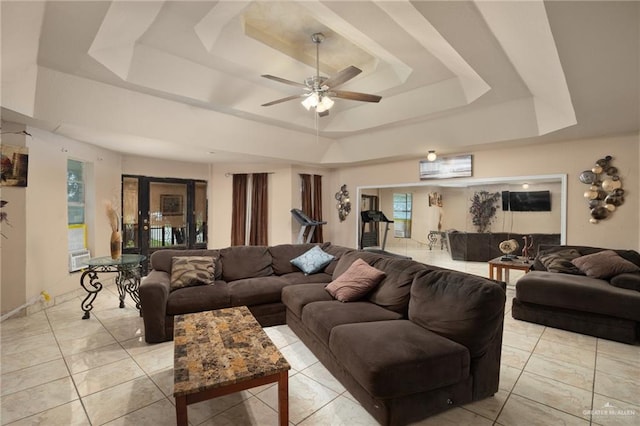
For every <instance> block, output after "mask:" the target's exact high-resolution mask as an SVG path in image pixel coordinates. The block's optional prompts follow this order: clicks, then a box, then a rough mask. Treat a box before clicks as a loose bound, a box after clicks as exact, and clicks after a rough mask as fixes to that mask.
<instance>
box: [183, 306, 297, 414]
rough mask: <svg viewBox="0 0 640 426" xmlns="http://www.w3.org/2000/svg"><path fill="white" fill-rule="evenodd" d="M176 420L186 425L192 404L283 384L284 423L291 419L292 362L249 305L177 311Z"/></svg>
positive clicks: (280, 403)
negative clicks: (289, 374) (281, 350)
mask: <svg viewBox="0 0 640 426" xmlns="http://www.w3.org/2000/svg"><path fill="white" fill-rule="evenodd" d="M174 320H175V323H174V330H173V339H174V351H175V352H174V354H175V355H174V356H175V359H174V387H173V396H174V397H175V398H176V418H177V422H178V425H179V426H182V425H187V405H188V404H194V403H196V402H200V401H205V400H207V399H211V398H215V397H218V396H222V395H227V394H230V393H234V392H239V391H241V390H245V389H249V388H253V387H256V386H261V385H264V384H267V383H273V382H277V383H278V414H279V418H280V425H281V426H287V425H288V423H289V381H288V380H289V376H288V370H290V369H291V367H290V366H289V363H288V362H287V360H286V359H284V357H283V356H282V354H281V353H280V351H278V349H277V348H276V347H275V345H274V344H273V342H272V341H271V339H269V337H268V336H267V335H266V333H265V332H264V330H262V327H260V324H258V322H257V321H256V319H255V318H254V317H253V315H251V312H249V309H248V308H247V307H246V306H242V307H237V308H228V309H219V310H216V311H209V312H199V313H194V314H185V315H176V316H175V319H174Z"/></svg>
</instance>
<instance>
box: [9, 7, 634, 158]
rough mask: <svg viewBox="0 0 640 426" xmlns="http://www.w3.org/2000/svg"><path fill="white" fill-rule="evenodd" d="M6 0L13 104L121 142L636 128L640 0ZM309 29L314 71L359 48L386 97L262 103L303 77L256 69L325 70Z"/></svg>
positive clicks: (227, 143)
mask: <svg viewBox="0 0 640 426" xmlns="http://www.w3.org/2000/svg"><path fill="white" fill-rule="evenodd" d="M0 7H1V8H2V20H3V25H2V28H1V31H2V34H1V35H2V42H3V46H2V48H3V49H2V107H3V110H4V111H9V112H10V113H12V112H14V113H15V112H17V113H19V114H22V115H23V116H24V117H25V118H24V120H33V121H32V122H33V123H38V125H39V126H42V127H43V128H49V129H56V128H57V130H55V132H57V133H60V134H64V135H67V136H69V137H75V138H81V139H83V140H86V141H88V142H90V143H101V144H104V146H113V148H114V149H115V150H118V151H121V152H124V153H132V154H136V155H140V151H139V147H145V148H144V153H146V154H148V155H158V156H162V157H167V158H171V152H172V151H173V153H174V156H175V157H176V158H181V159H184V160H188V159H191V160H193V161H207V162H209V161H214V162H215V161H231V160H232V159H233V158H234V156H235V159H236V160H237V161H242V162H244V161H247V160H248V158H254V159H255V160H256V161H261V162H264V161H279V162H294V163H303V164H317V165H338V164H348V163H358V162H366V161H380V160H381V159H386V158H398V157H405V158H406V157H407V156H419V155H422V154H423V153H424V152H425V150H426V149H427V147H428V148H429V149H436V150H437V151H438V152H442V153H446V152H448V151H449V152H451V151H460V150H462V149H464V148H463V147H468V146H471V145H479V144H498V143H500V144H506V143H512V141H521V140H523V141H531V140H543V141H551V140H559V139H560V138H564V139H567V138H577V137H584V136H585V135H586V136H588V135H593V136H594V137H595V136H597V137H601V136H603V135H607V134H611V133H612V132H617V133H622V132H626V133H632V132H637V131H638V119H637V118H638V116H639V114H640V112H639V107H638V104H639V99H640V96H639V93H638V92H639V90H640V89H639V82H638V80H639V78H638V63H640V58H639V56H640V53H639V52H640V48H639V44H640V41H639V40H640V29H639V28H638V27H639V26H640V23H639V22H638V19H637V17H638V15H639V13H640V3H639V2H610V1H580V0H578V1H572V2H553V1H547V2H544V1H542V0H529V1H526V2H519V1H508V2H504V1H497V2H487V1H482V0H478V1H472V0H469V1H406V0H395V1H384V0H379V1H378V0H341V1H330V0H299V1H298V0H288V1H277V0H271V1H235V0H234V1H231V0H217V1H216V0H211V1H206V0H205V1H153V0H150V1H144V2H134V1H112V2H109V1H99V2H71V1H69V2H64V1H61V2H58V1H49V2H25V1H15V2H11V1H9V2H0ZM5 23H6V24H7V25H4V24H5ZM315 32H323V33H324V34H325V35H326V39H325V42H324V43H323V45H322V49H321V55H320V58H321V65H320V67H321V73H322V74H324V75H326V76H328V77H329V76H333V75H335V74H336V73H337V72H339V71H340V70H342V69H344V68H345V67H347V66H349V65H352V64H353V65H355V66H356V67H358V68H360V69H362V70H363V72H362V73H360V74H358V75H357V76H355V77H354V78H352V79H350V80H348V81H347V82H346V83H345V84H344V85H341V86H340V88H339V90H345V91H351V92H361V93H369V94H373V95H378V96H381V97H382V100H381V102H380V103H377V104H372V103H364V102H354V101H352V100H349V99H341V100H340V102H336V103H335V106H333V107H332V109H331V114H330V115H329V116H328V117H324V118H323V119H322V120H319V121H318V120H316V115H315V114H314V113H313V112H308V111H305V110H304V109H303V108H302V107H301V106H300V104H299V103H298V102H283V103H281V104H278V105H273V106H271V107H269V108H264V107H261V105H262V104H264V103H268V102H270V101H272V100H274V99H282V98H286V97H289V96H293V95H299V94H300V92H299V91H298V90H297V88H296V87H293V86H292V87H288V86H287V85H283V84H279V83H278V82H276V81H270V80H268V79H264V78H261V77H260V76H261V75H262V74H270V75H275V76H279V77H282V78H284V79H288V80H291V81H294V82H299V83H303V82H304V80H305V78H307V77H309V76H312V75H314V74H315V71H316V70H315V46H314V44H313V43H312V42H311V40H310V35H311V34H313V33H315ZM88 103H90V105H91V107H90V108H88V107H87V105H88ZM60 123H62V125H60V126H59V124H60ZM117 141H126V143H120V142H117ZM135 141H140V143H139V144H137V145H136V143H135ZM153 145H157V146H158V147H159V149H158V150H153V149H149V147H150V146H153ZM160 148H161V149H160ZM211 151H215V152H220V153H225V155H220V156H218V155H216V156H214V157H215V158H212V156H210V155H203V154H201V153H205V154H206V153H207V152H211ZM219 158H220V159H219Z"/></svg>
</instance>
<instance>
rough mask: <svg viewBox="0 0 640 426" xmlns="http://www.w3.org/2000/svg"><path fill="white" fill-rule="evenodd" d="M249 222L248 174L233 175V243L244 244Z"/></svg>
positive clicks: (236, 244)
mask: <svg viewBox="0 0 640 426" xmlns="http://www.w3.org/2000/svg"><path fill="white" fill-rule="evenodd" d="M246 223H247V175H246V174H234V175H233V198H232V210H231V245H232V246H243V245H244V244H245V241H246V236H247V234H246Z"/></svg>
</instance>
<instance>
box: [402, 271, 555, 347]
mask: <svg viewBox="0 0 640 426" xmlns="http://www.w3.org/2000/svg"><path fill="white" fill-rule="evenodd" d="M556 275H557V274H556ZM505 300H506V295H505V292H504V290H503V289H502V287H500V285H498V284H497V283H495V282H493V281H490V280H488V279H486V278H482V277H478V276H474V275H469V274H465V273H463V272H457V271H425V272H420V273H418V274H417V275H416V277H415V279H414V281H413V284H412V285H411V299H410V300H409V319H410V320H411V321H413V322H415V323H416V324H418V325H420V326H422V327H424V328H426V329H428V330H431V331H433V332H435V333H438V334H440V335H441V336H444V337H447V338H449V339H451V340H453V341H455V342H458V343H460V344H462V345H464V346H466V347H467V348H468V349H469V352H470V353H471V357H472V358H475V357H477V356H481V355H483V354H484V353H485V351H486V350H487V347H488V346H489V344H490V342H491V340H492V339H493V338H494V336H495V334H496V333H497V332H498V331H499V330H500V328H501V327H502V323H503V316H504V303H505Z"/></svg>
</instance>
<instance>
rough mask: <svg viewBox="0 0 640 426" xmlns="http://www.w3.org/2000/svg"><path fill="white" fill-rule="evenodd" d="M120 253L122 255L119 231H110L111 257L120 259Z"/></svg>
mask: <svg viewBox="0 0 640 426" xmlns="http://www.w3.org/2000/svg"><path fill="white" fill-rule="evenodd" d="M121 255H122V237H121V236H120V232H118V231H112V232H111V258H112V259H120V256H121Z"/></svg>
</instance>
